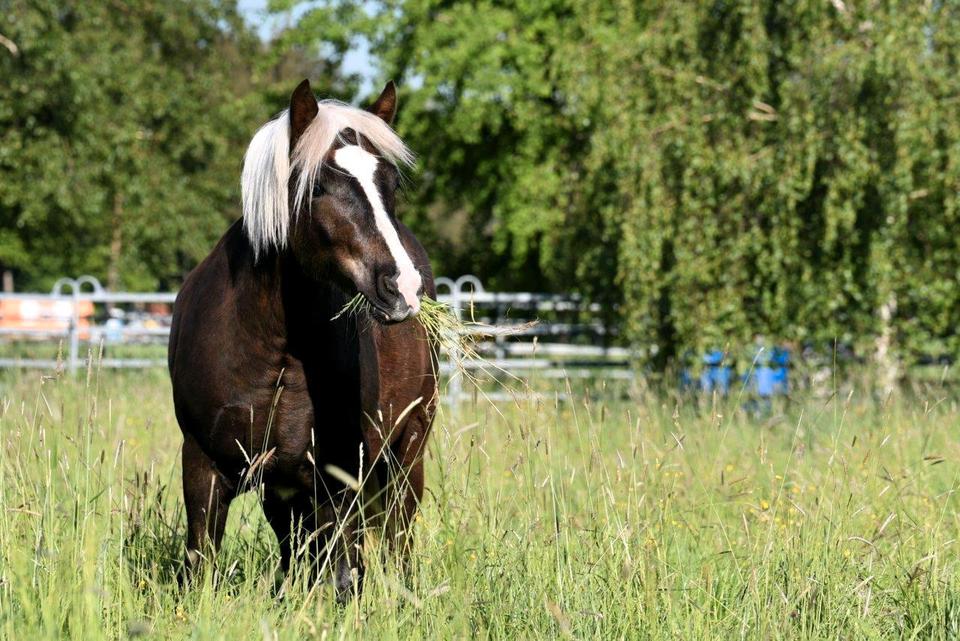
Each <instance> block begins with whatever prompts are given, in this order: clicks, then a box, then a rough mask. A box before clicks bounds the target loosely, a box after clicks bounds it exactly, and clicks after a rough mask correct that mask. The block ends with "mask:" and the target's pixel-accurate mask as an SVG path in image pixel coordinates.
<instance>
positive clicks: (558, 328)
mask: <svg viewBox="0 0 960 641" xmlns="http://www.w3.org/2000/svg"><path fill="white" fill-rule="evenodd" d="M436 283H437V290H438V292H437V294H438V296H437V298H438V300H439V301H440V302H442V303H446V304H448V305H450V307H451V308H452V309H453V311H454V313H455V314H456V315H457V316H458V318H461V319H463V318H467V319H476V320H478V321H480V322H482V323H483V324H484V328H483V329H482V330H477V332H476V336H474V338H475V339H476V340H477V343H476V349H477V353H478V354H480V355H481V356H482V358H483V360H482V361H478V360H469V359H467V360H463V361H458V363H459V364H461V365H462V366H463V368H464V369H466V370H468V371H480V370H489V371H493V372H508V373H509V374H510V375H514V376H534V377H539V378H565V377H570V378H578V377H605V378H616V379H628V378H631V377H632V374H631V371H630V368H629V364H630V361H631V358H632V356H633V354H632V353H631V352H630V350H627V349H624V348H621V347H611V346H607V345H606V342H607V341H608V340H609V339H610V338H611V336H612V332H611V331H610V330H609V328H607V327H606V326H605V325H604V324H603V322H602V320H601V319H600V317H599V315H600V312H601V309H600V307H599V306H598V305H596V304H590V303H587V302H585V301H583V300H582V299H580V298H579V297H577V296H564V295H558V294H540V293H529V292H488V291H486V290H485V289H484V288H483V285H482V284H481V282H480V280H479V279H477V278H476V277H474V276H463V277H461V278H458V279H456V280H452V279H449V278H438V279H437V280H436ZM175 299H176V293H174V292H164V293H131V292H108V291H106V290H105V289H103V287H101V285H100V283H99V282H98V281H97V280H96V279H95V278H93V277H90V276H82V277H80V278H77V279H69V278H63V279H60V280H59V281H57V283H56V284H55V285H54V287H53V290H52V291H51V292H50V293H49V294H0V310H10V309H16V308H20V307H22V308H26V307H30V306H31V305H32V306H37V305H41V306H43V307H44V308H45V309H54V308H55V309H56V310H57V311H58V312H59V316H58V317H57V318H53V319H49V318H46V319H43V320H45V321H46V322H47V324H51V323H52V324H53V325H56V326H55V327H42V328H37V327H30V326H29V321H25V326H21V327H9V326H7V324H5V321H6V320H9V319H7V318H6V317H4V316H3V315H2V314H0V346H4V348H5V349H6V350H7V351H9V350H10V349H13V348H14V346H15V345H21V346H23V345H27V346H34V347H35V346H38V345H43V344H46V345H45V347H49V348H50V349H51V350H52V349H54V346H55V345H59V346H58V347H56V349H57V350H62V354H61V355H60V356H58V357H57V358H54V357H53V355H52V354H51V355H50V356H49V357H47V358H38V357H33V356H29V357H28V356H25V355H24V356H19V355H17V354H13V355H10V354H7V355H3V356H0V368H44V369H53V368H57V367H63V368H64V369H66V370H67V371H69V372H75V371H77V370H78V369H80V368H82V367H83V366H84V364H85V362H86V360H87V354H88V353H92V354H93V355H94V357H96V356H98V355H99V353H100V349H101V346H105V350H106V353H105V354H104V356H103V358H102V359H99V360H98V361H97V364H98V365H99V366H100V367H106V368H147V367H160V366H165V365H166V359H165V358H164V357H161V356H160V355H154V354H149V355H126V356H124V355H123V354H115V353H114V352H115V351H122V348H123V347H124V346H131V345H147V346H149V345H152V346H154V347H153V349H154V350H155V351H159V348H160V346H162V345H165V344H166V340H167V337H168V336H169V332H170V310H171V309H172V304H173V302H174V301H175ZM58 305H59V306H58ZM145 308H153V309H152V310H150V309H145ZM82 309H86V310H87V311H88V315H87V316H83V315H82V313H81V310H82ZM64 310H67V311H66V312H65V311H64ZM90 310H93V311H92V312H90ZM544 316H547V317H548V318H544ZM530 321H538V322H536V323H534V324H531V323H530ZM460 369H461V368H460V367H453V366H452V364H451V363H450V362H449V360H447V361H443V362H441V371H442V372H444V373H446V374H448V375H449V376H450V385H449V393H450V395H451V396H453V397H454V398H457V397H459V396H460V395H462V393H463V388H462V381H461V380H460V379H461V378H462V376H461V372H460Z"/></svg>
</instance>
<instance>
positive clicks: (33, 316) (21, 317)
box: [0, 296, 94, 333]
mask: <svg viewBox="0 0 960 641" xmlns="http://www.w3.org/2000/svg"><path fill="white" fill-rule="evenodd" d="M78 305H79V307H78V312H79V314H78V316H79V327H80V328H81V329H84V328H88V327H89V326H90V319H91V318H92V317H93V311H94V310H93V302H92V301H88V300H82V301H80V302H79V304H78ZM73 306H74V301H72V300H50V299H49V298H48V297H46V296H43V297H37V298H28V297H22V298H11V299H0V329H7V330H22V331H24V332H31V331H62V332H66V331H67V330H68V329H69V328H70V321H71V319H72V318H73ZM84 333H86V332H84Z"/></svg>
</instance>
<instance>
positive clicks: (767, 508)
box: [760, 499, 770, 510]
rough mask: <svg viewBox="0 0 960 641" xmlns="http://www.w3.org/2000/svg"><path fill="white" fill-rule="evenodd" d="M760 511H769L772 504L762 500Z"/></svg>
mask: <svg viewBox="0 0 960 641" xmlns="http://www.w3.org/2000/svg"><path fill="white" fill-rule="evenodd" d="M760 509H761V510H769V509H770V504H769V503H767V501H766V499H761V500H760Z"/></svg>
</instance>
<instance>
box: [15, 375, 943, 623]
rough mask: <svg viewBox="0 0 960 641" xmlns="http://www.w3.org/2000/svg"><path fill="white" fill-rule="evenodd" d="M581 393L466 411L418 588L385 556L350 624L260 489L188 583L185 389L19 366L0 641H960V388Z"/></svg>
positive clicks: (158, 378)
mask: <svg viewBox="0 0 960 641" xmlns="http://www.w3.org/2000/svg"><path fill="white" fill-rule="evenodd" d="M560 391H563V390H560ZM567 391H568V393H569V398H568V399H567V400H557V399H556V397H553V398H551V397H550V396H547V397H545V398H544V399H543V400H540V401H535V400H521V401H517V402H514V403H503V404H499V405H497V406H496V407H494V406H493V405H492V404H490V403H489V402H485V401H483V400H479V401H476V402H472V403H470V402H468V403H465V404H463V405H462V406H461V407H460V408H459V411H457V412H456V413H453V412H451V411H450V410H449V408H444V410H443V412H442V413H441V415H440V416H439V417H438V419H437V422H436V424H435V425H434V431H433V435H432V439H431V441H430V444H429V455H428V460H427V470H428V471H427V492H426V497H425V500H424V504H423V506H422V511H421V512H420V514H419V516H418V518H417V525H416V537H417V544H416V551H415V558H414V561H413V563H412V566H411V573H410V575H409V576H408V577H404V576H403V575H402V574H401V573H400V572H399V570H398V568H397V567H396V566H395V565H394V564H393V563H390V562H387V563H379V562H376V561H375V559H376V558H377V555H376V554H370V555H368V558H369V559H371V562H370V563H369V565H368V574H367V582H366V586H365V592H364V594H363V596H362V598H361V599H359V600H353V601H352V602H350V603H349V604H347V605H346V606H338V605H336V603H335V601H334V599H333V598H332V594H331V590H330V589H329V588H327V587H326V586H313V585H308V584H305V583H304V582H303V581H298V580H296V579H294V580H286V581H285V580H283V578H282V577H281V576H280V575H279V572H278V565H279V555H278V546H277V543H276V540H275V539H274V537H273V533H272V532H271V530H270V528H269V527H268V526H267V524H266V521H265V520H264V518H263V516H262V514H261V513H260V509H259V506H258V505H257V499H256V496H255V495H254V494H252V493H250V494H248V495H245V496H244V497H243V498H241V499H239V501H238V503H237V504H236V507H235V508H234V509H233V510H232V512H231V515H230V521H229V525H228V529H227V537H226V539H225V545H224V549H223V552H222V554H221V555H220V556H219V557H218V559H217V560H216V562H215V564H214V565H213V567H211V568H208V570H207V571H206V572H205V573H204V574H203V576H202V577H201V578H200V579H198V581H197V583H196V584H195V585H194V586H193V589H191V590H189V591H187V592H185V593H182V592H181V591H180V590H179V589H178V587H177V582H176V578H175V574H176V571H177V569H178V566H179V564H180V562H181V559H182V554H183V536H184V532H183V528H184V515H183V505H182V498H181V494H180V481H179V473H180V467H179V448H180V444H181V437H180V434H179V431H178V429H177V425H176V421H175V420H174V417H173V414H172V403H171V400H170V386H169V381H168V379H167V377H166V375H165V373H164V372H162V371H161V370H157V371H151V372H138V373H120V374H118V373H102V374H101V373H98V372H97V371H88V372H86V373H85V374H84V375H81V376H78V377H77V378H76V379H75V380H74V379H70V378H69V377H66V376H62V377H42V376H40V375H39V374H36V373H29V374H26V373H25V374H20V375H17V376H13V375H10V374H6V375H5V376H4V378H3V379H2V405H0V425H2V427H0V434H2V436H0V438H2V441H3V442H2V448H0V452H2V454H0V456H2V460H0V506H2V511H0V637H2V638H5V639H18V640H27V639H44V638H51V639H52V638H65V639H83V640H93V639H127V638H142V639H166V638H190V639H198V640H199V639H231V640H237V639H303V638H309V639H314V638H315V639H341V638H344V639H352V638H369V639H393V638H422V639H435V638H467V637H471V638H472V637H479V638H497V639H514V638H548V639H553V638H599V637H603V638H629V639H634V638H636V639H701V638H702V639H718V638H763V639H823V638H850V639H854V638H855V639H870V638H878V639H879V638H892V637H901V638H931V639H945V638H956V637H957V636H958V635H960V580H958V577H957V569H958V563H957V542H956V539H957V536H958V529H960V521H958V502H957V498H956V496H955V490H956V488H957V484H958V467H957V461H958V458H960V445H958V443H957V439H956V433H957V430H958V428H960V406H958V403H957V400H956V398H955V397H953V396H951V393H950V390H944V389H942V388H939V387H937V386H930V387H926V388H923V389H921V390H915V391H914V392H912V393H910V394H907V395H905V396H904V397H902V398H899V399H895V400H891V401H888V402H878V401H875V400H873V399H872V398H871V397H870V395H869V394H868V393H867V392H865V391H864V390H863V389H860V388H859V387H857V386H852V387H842V388H838V389H836V390H835V392H834V393H833V394H830V395H828V396H826V397H816V398H815V397H807V398H795V399H792V400H791V401H789V402H787V403H785V404H784V405H782V406H780V407H777V408H775V411H774V415H773V416H772V417H770V418H766V419H762V420H758V419H755V418H751V417H749V416H747V415H746V414H745V413H744V412H743V411H742V410H741V409H739V407H740V402H741V401H742V399H738V398H737V395H734V397H733V398H731V399H726V400H724V399H707V400H703V401H700V402H697V401H694V400H691V399H689V398H660V397H656V396H652V395H637V394H635V395H633V396H628V395H625V394H621V393H613V392H611V391H605V390H602V389H599V388H590V390H589V393H586V390H584V389H577V388H572V389H569V390H567ZM628 399H629V400H628ZM368 545H369V546H373V547H376V545H377V543H376V541H371V542H369V543H368Z"/></svg>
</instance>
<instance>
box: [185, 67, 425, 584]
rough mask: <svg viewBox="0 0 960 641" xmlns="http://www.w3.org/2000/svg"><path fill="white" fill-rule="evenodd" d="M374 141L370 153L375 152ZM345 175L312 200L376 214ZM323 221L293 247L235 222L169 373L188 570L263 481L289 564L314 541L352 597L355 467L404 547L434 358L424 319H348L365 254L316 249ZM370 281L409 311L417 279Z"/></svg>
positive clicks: (409, 237) (383, 306)
mask: <svg viewBox="0 0 960 641" xmlns="http://www.w3.org/2000/svg"><path fill="white" fill-rule="evenodd" d="M307 87H308V92H309V86H307ZM388 88H390V89H391V90H392V85H390V86H388ZM298 91H299V89H298ZM310 96H311V97H312V94H310ZM295 97H296V93H295ZM382 98H383V96H381V99H382ZM313 100H315V99H313ZM394 100H395V97H394ZM295 112H296V104H295V103H292V106H291V118H292V120H291V123H292V124H291V143H290V146H291V150H292V149H293V147H294V144H295V140H296V135H297V133H298V132H297V131H296V124H295V118H294V117H295V116H296V113H295ZM301 133H302V132H301ZM357 139H358V140H359V139H360V137H359V136H358V137H357ZM367 142H368V141H366V139H365V138H364V139H362V140H360V146H356V148H357V149H362V148H370V145H368V144H367ZM342 145H343V142H342V141H341V142H339V143H337V146H341V147H342ZM370 149H371V155H372V152H373V151H374V150H373V149H372V148H370ZM332 151H333V152H335V149H333V150H332ZM358 153H359V152H358ZM381 162H382V161H381ZM334 178H335V179H336V180H344V181H346V182H344V184H343V185H340V186H339V187H338V186H336V185H334V183H332V182H331V183H329V185H328V187H329V190H330V191H331V192H332V193H337V192H336V191H335V190H336V189H340V188H341V187H342V188H348V187H351V186H352V189H353V199H352V200H351V199H349V198H343V197H338V198H340V200H337V201H334V200H333V199H332V197H329V198H328V197H326V196H325V195H318V194H314V198H313V202H314V205H315V207H313V209H316V210H318V211H319V213H318V214H317V215H326V216H328V217H333V214H332V213H331V210H330V209H329V207H330V206H332V205H331V203H336V202H353V203H354V205H353V209H354V210H353V211H352V212H347V213H348V214H349V215H350V216H352V218H344V220H352V221H354V223H356V221H357V220H362V219H363V212H362V211H361V210H364V207H362V206H361V205H362V204H363V203H362V202H361V200H360V199H357V198H355V197H356V195H357V194H359V193H361V192H360V191H359V190H360V189H362V188H363V185H358V184H356V183H357V181H353V182H350V181H348V180H347V178H349V177H344V176H337V177H334ZM294 180H295V176H291V182H293V181H294ZM324 199H326V200H328V201H330V202H327V203H326V204H325V203H324V202H323V201H324ZM356 203H360V205H358V204H356ZM245 206H246V203H245ZM348 209H349V208H348ZM368 209H369V208H368ZM324 212H326V213H324ZM367 213H368V214H369V213H370V212H369V211H367ZM311 215H312V214H311ZM323 222H324V224H328V223H329V221H328V220H325V221H323ZM378 222H379V221H378ZM313 223H316V221H311V218H310V217H308V216H305V215H302V216H300V217H299V218H297V219H295V220H294V221H293V222H292V223H291V227H290V234H291V242H290V244H289V247H286V248H284V247H273V248H269V247H268V248H262V247H261V248H259V250H258V247H257V246H256V245H255V243H254V242H252V240H251V236H250V233H249V231H248V230H246V229H245V227H244V225H242V224H241V223H240V222H239V221H238V222H237V223H235V224H234V225H233V226H231V228H230V229H229V230H228V231H227V233H226V234H225V235H224V237H223V238H222V239H221V240H220V242H219V243H218V244H217V246H216V247H215V248H214V250H213V251H212V252H211V254H210V255H209V256H208V257H207V258H206V259H205V260H204V261H203V262H202V263H201V264H200V265H199V266H198V267H197V268H196V269H195V270H194V271H193V272H191V274H190V275H189V276H188V277H187V279H186V280H185V282H184V284H183V287H182V288H181V290H180V293H179V295H178V297H177V302H176V305H175V309H174V318H173V326H172V328H171V338H170V347H169V368H170V374H171V379H172V381H173V396H174V405H175V407H176V415H177V420H178V422H179V424H180V427H181V431H182V433H183V437H184V446H183V486H184V500H185V504H186V509H187V528H188V532H187V559H186V566H187V568H188V569H190V568H193V567H194V566H196V565H197V563H198V562H199V561H200V559H201V558H202V557H203V556H204V555H205V553H206V552H207V551H208V550H209V551H215V550H216V549H217V548H218V546H219V543H220V540H221V537H222V536H223V530H224V525H225V523H226V518H227V514H228V510H229V505H230V501H231V500H232V499H233V498H234V497H236V496H237V495H238V494H239V493H241V492H243V491H246V490H249V489H257V490H258V491H259V493H260V496H261V497H262V504H263V508H264V512H265V514H266V516H267V519H268V520H269V522H270V525H271V526H272V528H273V529H274V531H275V533H276V535H277V538H278V540H279V541H280V545H281V559H282V563H283V566H284V568H285V569H286V568H288V567H289V566H290V563H291V557H292V551H293V546H294V545H299V544H301V543H303V541H304V540H307V539H311V538H312V540H313V543H312V545H311V546H310V550H309V551H310V552H311V557H312V559H311V560H312V561H314V562H318V563H322V561H323V559H332V560H333V563H332V565H333V566H334V571H335V574H334V580H335V583H336V585H337V588H338V592H339V593H340V594H341V596H343V595H344V594H346V593H349V592H350V590H351V588H352V586H354V585H357V583H358V581H359V579H360V578H361V577H362V559H361V558H360V549H361V543H362V538H361V537H362V532H361V530H360V528H359V524H358V522H357V512H358V509H359V507H360V505H361V497H359V496H358V495H357V492H356V491H355V489H356V488H355V487H353V484H352V483H351V484H347V483H345V479H344V477H343V474H342V473H346V475H347V476H349V477H352V478H354V479H360V478H361V477H364V478H371V479H372V480H374V481H376V483H375V485H376V486H378V487H379V488H381V490H382V491H383V494H384V495H383V497H382V499H383V501H382V502H383V503H384V504H385V505H386V506H387V514H386V522H387V525H388V532H387V540H388V541H390V542H399V543H401V544H404V543H406V542H407V540H408V539H407V536H406V534H407V529H408V526H409V525H410V521H411V519H412V517H413V514H414V512H415V510H416V507H417V503H418V501H419V499H420V498H421V496H422V492H423V470H422V467H423V462H422V453H423V445H424V443H425V441H426V437H427V434H428V431H429V427H430V423H431V421H432V417H433V412H434V408H435V395H436V377H435V363H434V360H433V353H432V350H431V349H430V346H429V344H428V341H427V337H426V334H425V332H424V330H423V327H422V326H421V325H420V323H418V322H417V321H416V320H405V321H403V322H396V323H390V324H387V323H384V322H380V321H378V320H374V319H373V318H371V317H370V316H367V315H366V314H360V315H357V316H354V315H351V314H344V315H341V316H339V317H337V318H336V319H334V317H335V316H336V315H337V314H338V312H339V311H340V310H341V309H342V307H343V305H344V304H345V303H346V302H347V300H348V299H349V298H350V297H351V296H352V295H353V292H355V291H356V290H357V289H360V290H361V291H363V288H364V287H365V285H366V284H365V283H363V282H356V280H357V279H356V277H355V274H356V272H357V270H358V268H357V266H356V263H357V262H358V261H359V260H361V259H363V260H366V258H367V257H366V256H363V257H362V258H358V257H357V255H354V257H353V258H351V259H350V260H346V261H343V262H345V263H346V264H347V265H348V268H347V269H343V268H342V266H339V267H338V264H337V263H336V261H335V260H334V259H333V258H327V259H323V258H322V257H317V256H316V254H317V252H319V251H321V250H323V251H325V252H326V254H327V255H329V256H335V255H336V254H337V251H340V245H343V244H346V243H347V240H346V239H344V240H343V241H338V240H337V239H336V238H331V235H330V234H327V236H325V237H324V240H322V241H318V242H319V244H321V245H323V247H321V248H319V249H317V250H316V251H314V250H313V249H312V245H309V244H308V243H309V242H313V241H312V240H311V239H312V238H313V237H312V236H311V235H310V234H311V233H312V228H311V225H312V224H313ZM392 223H393V225H394V229H395V230H396V234H397V236H396V238H397V239H398V240H399V243H400V244H401V245H402V248H403V251H405V256H408V257H409V260H410V262H411V263H412V264H415V265H416V266H417V269H418V272H419V274H418V275H417V278H418V279H420V278H422V292H423V293H426V294H428V295H430V296H435V290H434V285H433V278H432V274H431V272H430V269H429V261H428V259H427V255H426V252H425V251H424V250H423V247H422V246H421V245H420V244H419V242H418V241H417V240H416V238H415V237H414V236H413V234H412V233H410V232H409V230H408V229H406V227H404V226H403V225H402V224H400V223H399V222H397V221H395V220H393V221H392ZM340 227H344V223H343V221H341V224H340ZM353 233H354V234H356V231H355V230H354V232H353ZM371 239H375V237H373V236H371V237H370V239H367V240H366V241H365V243H364V248H365V250H364V251H366V252H369V254H370V255H372V256H376V255H377V252H376V249H377V247H379V248H380V250H381V251H380V254H379V258H378V259H377V261H379V262H380V263H384V261H388V259H389V255H388V254H386V253H385V252H384V251H383V247H382V246H378V245H375V243H374V242H373V240H371ZM324 243H325V244H324ZM391 251H394V252H396V251H398V250H397V249H395V248H391ZM374 262H376V261H374ZM385 264H386V263H385ZM370 269H371V270H373V272H375V271H376V270H375V269H374V268H373V267H371V268H370ZM390 269H395V267H394V266H391V267H390ZM368 271H369V270H368ZM388 271H389V270H388ZM344 272H346V274H347V277H345V276H344ZM372 278H373V280H375V281H376V282H375V284H374V285H372V287H373V289H372V291H373V292H374V293H370V294H367V293H365V296H367V297H368V298H373V299H374V300H375V301H376V302H377V303H378V306H377V307H376V310H384V311H383V312H382V314H383V316H384V320H391V318H392V317H394V316H397V315H398V313H397V312H396V311H395V309H396V308H403V309H405V310H406V311H407V312H409V311H410V310H411V308H413V306H412V305H410V304H409V303H410V302H413V301H410V297H411V295H410V293H409V287H408V288H407V290H408V291H407V292H405V298H404V294H401V293H400V292H399V291H398V288H397V286H396V281H399V277H397V278H396V279H395V281H390V280H389V279H387V280H386V282H384V279H383V277H382V276H376V275H375V274H374V276H372ZM406 278H407V279H408V280H409V279H410V278H411V276H410V275H409V274H408V275H407V277H406ZM418 284H419V283H418ZM368 291H371V290H369V289H368ZM391 295H393V298H391V297H390V296H391ZM378 296H379V298H377V297H378ZM394 298H396V299H399V300H398V301H394ZM385 300H386V301H387V302H384V301H385ZM391 302H392V303H393V305H394V306H395V307H391V306H390V304H388V303H391ZM404 305H406V307H404ZM417 306H418V305H417ZM413 311H415V310H413ZM375 313H376V312H375ZM401 315H402V314H401ZM405 410H407V411H405ZM398 419H399V420H398ZM331 470H332V472H331ZM294 535H296V536H294ZM311 535H313V536H311ZM403 552H406V549H405V548H404V549H403Z"/></svg>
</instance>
